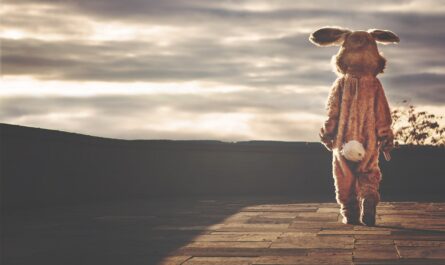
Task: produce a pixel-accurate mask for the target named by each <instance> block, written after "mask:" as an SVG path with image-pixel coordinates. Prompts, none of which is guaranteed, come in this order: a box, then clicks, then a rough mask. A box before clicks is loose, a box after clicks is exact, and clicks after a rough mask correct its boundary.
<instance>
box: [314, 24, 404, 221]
mask: <svg viewBox="0 0 445 265" xmlns="http://www.w3.org/2000/svg"><path fill="white" fill-rule="evenodd" d="M324 29H325V30H324V31H323V33H324V34H325V35H327V36H329V34H327V33H326V32H325V31H330V29H331V28H324ZM319 31H320V30H319ZM316 32H318V31H316ZM339 32H340V31H338V30H335V31H334V34H333V35H334V36H335V35H338V33H339ZM388 32H389V31H382V30H372V31H371V33H369V32H366V31H355V32H347V31H345V32H344V33H343V37H342V38H343V40H344V41H343V42H341V43H340V44H338V42H335V43H336V44H338V45H341V48H340V50H339V52H338V53H337V55H336V57H335V64H336V69H337V72H338V74H339V77H338V78H337V80H336V81H335V83H334V85H333V86H332V89H331V92H330V94H329V97H328V101H327V104H326V110H327V119H326V121H325V122H324V124H323V126H322V128H321V130H320V139H321V141H322V143H323V144H324V145H325V146H326V147H327V148H328V149H329V150H332V151H333V159H332V166H333V177H334V180H335V191H336V199H337V202H338V203H339V204H340V206H341V213H342V214H343V216H344V222H345V223H356V222H357V220H358V218H359V216H361V218H362V219H363V218H364V219H366V220H362V222H363V223H365V224H368V225H369V224H371V225H373V222H372V216H373V215H375V206H376V205H377V203H378V202H379V200H380V194H379V192H378V188H379V183H380V180H381V177H382V175H381V172H380V168H379V165H378V158H379V148H383V149H384V150H385V151H389V150H390V149H391V148H392V146H393V145H392V143H393V138H394V137H393V132H392V130H391V123H392V118H391V112H390V108H389V105H388V101H387V99H386V96H385V93H384V91H383V87H382V85H381V83H380V81H379V80H378V79H377V77H376V76H377V74H379V73H381V72H383V69H384V67H385V63H386V60H385V59H384V58H383V56H382V55H381V54H380V53H379V52H378V49H377V43H376V40H375V38H376V37H374V36H378V38H380V39H379V40H380V41H381V40H383V39H385V40H387V41H392V42H394V41H395V40H397V41H398V38H397V39H396V38H395V37H397V36H395V34H394V33H392V32H391V34H394V36H395V37H394V36H392V35H391V34H389V33H388ZM373 34H374V35H373ZM325 39H326V38H325ZM325 39H323V40H325ZM350 141H358V142H359V143H361V144H362V145H363V148H364V151H365V152H364V156H363V158H362V159H361V160H360V161H359V162H353V161H348V160H346V159H345V157H344V156H343V155H342V154H341V152H342V147H343V145H344V144H345V143H348V142H350ZM365 199H366V201H367V203H363V201H365ZM369 202H373V203H374V205H370V203H369ZM362 205H367V206H366V207H368V208H367V209H362V213H361V214H360V208H361V206H362ZM369 205H370V206H369ZM363 211H364V212H363Z"/></svg>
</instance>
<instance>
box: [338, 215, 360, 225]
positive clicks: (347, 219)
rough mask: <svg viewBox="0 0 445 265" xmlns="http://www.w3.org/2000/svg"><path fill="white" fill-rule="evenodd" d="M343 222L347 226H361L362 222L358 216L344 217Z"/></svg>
mask: <svg viewBox="0 0 445 265" xmlns="http://www.w3.org/2000/svg"><path fill="white" fill-rule="evenodd" d="M341 222H342V223H344V224H346V225H359V224H360V220H359V219H358V216H356V217H352V216H350V217H346V216H343V219H342V220H341Z"/></svg>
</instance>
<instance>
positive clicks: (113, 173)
mask: <svg viewBox="0 0 445 265" xmlns="http://www.w3.org/2000/svg"><path fill="white" fill-rule="evenodd" d="M0 148H1V149H0V151H1V153H0V155H1V160H0V162H1V164H0V166H1V196H2V204H3V207H2V208H3V210H12V209H16V208H23V207H36V206H38V207H41V206H54V205H58V204H66V203H83V202H89V201H92V200H94V201H99V200H123V199H133V198H150V197H169V196H207V197H214V196H226V195H254V196H256V195H258V196H259V195H286V196H294V197H297V198H300V199H307V200H317V201H333V200H334V189H333V181H332V177H331V155H330V153H329V152H328V151H327V150H325V149H324V147H323V146H322V145H321V144H319V143H304V142H275V141H248V142H235V143H229V142H220V141H175V140H118V139H108V138H101V137H94V136H86V135H81V134H75V133H67V132H61V131H54V130H46V129H38V128H30V127H23V126H16V125H9V124H0ZM392 157H393V160H392V161H391V162H386V161H384V160H383V159H381V167H382V171H383V182H382V186H381V192H382V199H383V200H412V201H419V200H436V201H445V195H444V194H445V192H444V189H443V187H444V186H445V172H444V171H445V170H444V169H445V166H444V161H445V160H444V158H445V149H444V148H435V147H425V146H424V147H408V146H402V147H401V148H399V149H397V150H395V151H394V152H393V153H392Z"/></svg>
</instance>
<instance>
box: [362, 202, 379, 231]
mask: <svg viewBox="0 0 445 265" xmlns="http://www.w3.org/2000/svg"><path fill="white" fill-rule="evenodd" d="M376 207H377V203H376V201H375V200H374V199H373V198H364V199H363V200H362V207H361V208H362V212H361V215H360V221H361V222H362V223H363V224H364V225H367V226H375V214H376Z"/></svg>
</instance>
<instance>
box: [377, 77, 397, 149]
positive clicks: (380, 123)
mask: <svg viewBox="0 0 445 265" xmlns="http://www.w3.org/2000/svg"><path fill="white" fill-rule="evenodd" d="M375 115H376V117H375V119H376V123H375V125H376V135H377V140H379V141H380V142H382V143H383V146H382V147H383V150H384V151H390V150H391V149H392V148H393V147H394V134H393V131H392V129H391V124H392V117H391V110H390V108H389V104H388V100H387V99H386V96H385V92H384V91H383V87H382V85H381V83H380V82H378V83H377V91H376V101H375Z"/></svg>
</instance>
